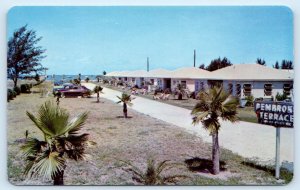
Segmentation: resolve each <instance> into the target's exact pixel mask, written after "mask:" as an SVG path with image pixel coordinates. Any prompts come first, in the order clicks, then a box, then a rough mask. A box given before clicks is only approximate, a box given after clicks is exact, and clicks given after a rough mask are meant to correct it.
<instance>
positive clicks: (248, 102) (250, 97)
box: [245, 95, 254, 106]
mask: <svg viewBox="0 0 300 190" xmlns="http://www.w3.org/2000/svg"><path fill="white" fill-rule="evenodd" d="M245 100H247V103H246V106H253V103H254V97H253V96H252V95H250V96H246V98H245Z"/></svg>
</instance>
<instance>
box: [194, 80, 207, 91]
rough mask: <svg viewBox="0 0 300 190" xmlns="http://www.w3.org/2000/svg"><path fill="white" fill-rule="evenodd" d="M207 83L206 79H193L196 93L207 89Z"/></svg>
mask: <svg viewBox="0 0 300 190" xmlns="http://www.w3.org/2000/svg"><path fill="white" fill-rule="evenodd" d="M207 89H208V84H207V80H199V79H196V80H195V92H196V93H198V92H199V91H200V90H207Z"/></svg>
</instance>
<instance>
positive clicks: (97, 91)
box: [93, 86, 103, 103]
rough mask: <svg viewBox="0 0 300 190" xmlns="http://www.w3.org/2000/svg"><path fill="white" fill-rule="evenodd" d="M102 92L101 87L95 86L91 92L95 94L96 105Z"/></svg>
mask: <svg viewBox="0 0 300 190" xmlns="http://www.w3.org/2000/svg"><path fill="white" fill-rule="evenodd" d="M102 90H103V88H102V87H101V86H95V88H94V90H93V91H94V93H97V103H99V101H100V93H102V94H103V92H102Z"/></svg>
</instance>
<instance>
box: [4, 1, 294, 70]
mask: <svg viewBox="0 0 300 190" xmlns="http://www.w3.org/2000/svg"><path fill="white" fill-rule="evenodd" d="M7 19H8V27H7V37H8V38H9V37H10V36H12V33H13V32H14V30H16V29H17V28H19V27H21V26H23V25H25V24H28V28H29V29H33V30H36V32H37V35H38V36H42V37H43V39H42V41H40V43H39V45H41V46H43V47H44V48H46V49H47V51H46V55H47V57H46V58H45V59H44V60H43V61H42V64H43V65H44V66H45V67H48V68H49V71H48V73H49V74H78V73H82V74H100V73H102V71H103V70H105V71H107V72H110V71H114V70H137V69H146V59H147V57H149V58H150V69H156V68H165V69H176V68H179V67H188V66H193V50H194V49H196V52H197V65H200V64H202V63H204V64H205V65H208V64H209V63H210V61H211V60H212V59H215V58H218V57H223V56H226V57H227V58H228V59H229V60H230V61H231V62H232V63H234V64H239V63H254V62H255V61H256V59H257V58H258V57H260V58H263V59H265V60H266V62H267V64H268V65H269V66H272V65H273V64H274V63H275V62H276V61H277V60H278V61H281V60H282V59H288V60H293V15H292V12H291V11H290V10H289V9H288V8H286V7H243V6H240V7H238V6H237V7H14V8H13V9H11V10H10V12H9V13H8V17H7Z"/></svg>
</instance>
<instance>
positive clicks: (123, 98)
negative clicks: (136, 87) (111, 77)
mask: <svg viewBox="0 0 300 190" xmlns="http://www.w3.org/2000/svg"><path fill="white" fill-rule="evenodd" d="M117 97H118V98H119V100H120V101H118V102H117V104H119V103H122V102H123V114H124V117H125V118H128V116H127V105H128V106H132V103H131V101H132V100H133V98H132V97H131V95H128V94H126V93H122V96H121V97H119V96H117Z"/></svg>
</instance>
